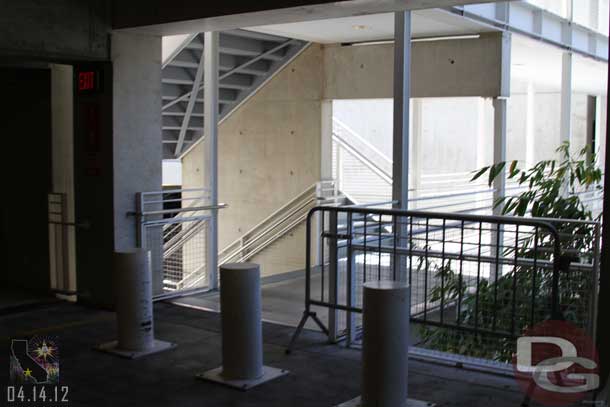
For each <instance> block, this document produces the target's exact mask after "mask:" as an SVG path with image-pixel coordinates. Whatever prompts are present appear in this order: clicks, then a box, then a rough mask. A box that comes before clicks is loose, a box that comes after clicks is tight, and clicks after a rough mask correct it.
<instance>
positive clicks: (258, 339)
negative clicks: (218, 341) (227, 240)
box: [220, 263, 263, 380]
mask: <svg viewBox="0 0 610 407" xmlns="http://www.w3.org/2000/svg"><path fill="white" fill-rule="evenodd" d="M220 278H221V280H222V285H221V286H220V309H221V311H222V313H221V316H222V374H223V376H224V377H225V378H227V379H233V380H235V379H241V380H254V379H258V378H259V377H261V376H262V374H263V332H262V329H263V328H262V322H261V312H262V311H261V286H260V268H259V266H258V264H253V263H236V264H227V265H224V266H222V267H221V268H220Z"/></svg>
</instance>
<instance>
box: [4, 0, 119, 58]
mask: <svg viewBox="0 0 610 407" xmlns="http://www.w3.org/2000/svg"><path fill="white" fill-rule="evenodd" d="M0 10H2V12H1V13H0V54H1V55H2V56H3V57H15V58H36V59H38V58H41V59H45V60H47V61H56V62H70V61H73V60H80V61H83V60H108V58H109V48H110V44H109V36H108V35H109V33H110V9H109V8H108V7H107V2H106V1H105V0H91V1H74V0H54V1H37V0H12V1H11V0H1V1H0Z"/></svg>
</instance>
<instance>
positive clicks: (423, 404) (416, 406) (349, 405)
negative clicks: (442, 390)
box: [336, 396, 436, 407]
mask: <svg viewBox="0 0 610 407" xmlns="http://www.w3.org/2000/svg"><path fill="white" fill-rule="evenodd" d="M435 405H436V404H434V403H430V402H427V401H421V400H415V399H408V400H407V407H434V406H435ZM336 407H364V406H363V405H362V403H361V402H360V396H358V397H356V398H355V399H353V400H350V401H346V402H345V403H341V404H339V405H338V406H336Z"/></svg>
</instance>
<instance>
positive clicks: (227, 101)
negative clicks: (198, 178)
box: [162, 30, 307, 159]
mask: <svg viewBox="0 0 610 407" xmlns="http://www.w3.org/2000/svg"><path fill="white" fill-rule="evenodd" d="M219 42H220V62H219V65H220V67H219V78H220V86H219V106H218V109H219V110H218V111H219V118H220V120H222V119H223V118H224V117H226V116H227V115H228V114H230V113H231V112H232V111H233V110H234V109H235V108H236V107H237V106H239V104H240V103H241V102H242V101H243V100H245V99H246V98H247V97H248V96H250V95H252V94H253V93H254V92H256V90H257V89H258V88H260V86H261V85H263V84H264V83H265V82H266V81H267V80H268V79H269V78H270V77H271V76H273V75H274V74H275V73H276V72H277V71H278V70H279V69H281V68H282V67H283V66H285V65H286V64H287V63H288V62H290V61H291V60H292V58H294V56H295V55H297V54H298V53H299V52H300V51H301V50H302V49H303V48H304V47H305V46H306V45H307V43H306V42H304V41H299V40H293V39H290V38H284V37H278V36H274V35H268V34H261V33H256V32H251V31H246V30H232V31H225V32H221V33H220V38H219ZM203 44H204V36H203V33H200V34H195V35H193V36H192V37H190V38H189V40H188V41H186V42H185V44H183V46H182V47H180V48H179V49H178V50H177V52H175V53H174V55H172V57H170V58H169V59H168V60H167V61H166V62H165V64H164V65H163V71H162V98H163V102H162V103H163V110H162V116H163V117H162V123H163V124H162V129H163V158H164V159H169V158H178V157H180V156H181V155H182V154H183V153H184V152H185V151H186V150H187V149H188V148H189V147H190V146H191V145H192V144H193V143H195V142H196V141H197V140H198V139H199V138H201V137H202V135H203V123H204V117H203V81H200V83H199V86H197V88H198V89H194V85H195V84H196V82H197V71H198V69H199V67H200V66H202V64H201V62H202V60H201V59H202V56H203ZM194 91H196V95H197V97H196V99H195V100H194V101H193V102H192V110H191V111H190V112H189V108H188V105H189V99H190V98H191V96H190V95H191V94H195V93H194Z"/></svg>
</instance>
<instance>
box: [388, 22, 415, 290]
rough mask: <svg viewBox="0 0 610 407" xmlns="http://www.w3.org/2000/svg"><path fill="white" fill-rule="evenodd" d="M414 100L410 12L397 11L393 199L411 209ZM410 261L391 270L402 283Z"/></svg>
mask: <svg viewBox="0 0 610 407" xmlns="http://www.w3.org/2000/svg"><path fill="white" fill-rule="evenodd" d="M410 97H411V11H398V12H396V13H395V17H394V136H393V137H394V138H393V147H392V156H393V157H392V158H393V161H394V163H393V165H392V200H393V201H396V202H397V203H395V204H394V205H393V207H394V208H398V209H403V210H406V209H408V203H409V127H410V126H409V119H410V114H409V110H410V106H409V104H410V103H409V101H410ZM404 221H406V220H404V219H403V220H402V221H399V222H400V224H399V225H398V228H397V230H396V231H395V232H394V233H395V234H396V236H397V237H398V241H397V243H398V245H399V246H402V245H406V244H407V243H406V240H407V239H406V236H407V233H406V228H407V226H406V225H404V224H402V222H404ZM406 262H407V259H406V257H405V256H399V255H395V256H394V258H392V259H391V264H392V268H393V269H394V270H395V275H397V276H398V279H399V280H400V281H406V280H407V275H408V274H407V264H406Z"/></svg>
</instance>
